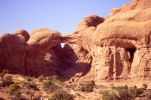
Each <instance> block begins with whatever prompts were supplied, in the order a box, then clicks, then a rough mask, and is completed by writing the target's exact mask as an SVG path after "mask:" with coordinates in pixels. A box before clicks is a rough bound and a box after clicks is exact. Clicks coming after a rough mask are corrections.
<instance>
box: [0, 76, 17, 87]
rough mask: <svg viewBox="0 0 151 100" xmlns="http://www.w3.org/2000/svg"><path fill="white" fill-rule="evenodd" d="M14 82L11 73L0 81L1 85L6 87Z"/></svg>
mask: <svg viewBox="0 0 151 100" xmlns="http://www.w3.org/2000/svg"><path fill="white" fill-rule="evenodd" d="M13 83H14V82H13V80H12V76H10V75H5V76H4V77H3V78H2V80H1V82H0V86H1V87H6V86H9V85H11V84H13Z"/></svg>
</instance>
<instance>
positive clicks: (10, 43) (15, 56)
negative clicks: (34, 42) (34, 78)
mask: <svg viewBox="0 0 151 100" xmlns="http://www.w3.org/2000/svg"><path fill="white" fill-rule="evenodd" d="M24 34H25V35H24ZM28 37H29V35H28V33H27V32H26V31H25V30H19V31H17V32H16V33H15V34H9V33H6V34H4V35H2V36H1V37H0V71H2V70H3V69H8V70H10V71H11V72H12V73H23V74H25V70H24V61H25V47H26V41H27V40H28Z"/></svg>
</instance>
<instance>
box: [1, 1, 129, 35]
mask: <svg viewBox="0 0 151 100" xmlns="http://www.w3.org/2000/svg"><path fill="white" fill-rule="evenodd" d="M130 1H131V0H0V34H1V33H6V32H9V33H13V32H15V31H16V30H17V29H20V28H23V29H26V30H27V31H28V32H30V31H31V30H32V29H36V28H42V27H44V28H49V29H53V30H57V31H59V32H62V33H72V32H73V31H74V29H75V28H76V26H77V25H78V23H79V21H80V20H81V19H82V18H84V17H85V16H88V15H94V14H95V15H99V16H107V15H108V14H109V12H110V11H111V9H112V8H117V7H121V6H122V5H123V4H125V3H127V2H130Z"/></svg>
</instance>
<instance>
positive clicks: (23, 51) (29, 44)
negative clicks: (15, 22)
mask: <svg viewBox="0 0 151 100" xmlns="http://www.w3.org/2000/svg"><path fill="white" fill-rule="evenodd" d="M60 37H61V36H60V33H59V32H56V31H52V30H49V29H38V30H35V31H33V32H32V33H31V35H30V36H29V34H28V32H27V31H25V30H23V29H21V30H18V31H16V32H15V34H9V33H6V34H4V35H2V36H1V37H0V58H1V60H0V71H2V70H4V69H7V70H9V71H10V72H11V73H21V74H26V75H31V76H38V75H41V74H43V75H54V74H56V70H57V66H58V65H57V63H58V62H57V61H54V60H53V62H52V61H50V60H52V59H54V58H57V55H56V53H55V50H57V48H59V47H60V46H59V45H60V40H61V39H60ZM60 48H61V47H60ZM58 51H59V50H58ZM48 55H49V56H51V57H49V59H48V57H47V56H48ZM58 59H59V58H58Z"/></svg>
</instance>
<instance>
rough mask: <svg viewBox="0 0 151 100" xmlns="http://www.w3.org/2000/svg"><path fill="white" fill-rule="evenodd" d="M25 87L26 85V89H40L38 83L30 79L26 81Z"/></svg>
mask: <svg viewBox="0 0 151 100" xmlns="http://www.w3.org/2000/svg"><path fill="white" fill-rule="evenodd" d="M23 87H25V88H26V89H31V90H35V91H36V90H39V89H38V87H37V84H35V83H34V82H30V81H27V82H24V83H23Z"/></svg>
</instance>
